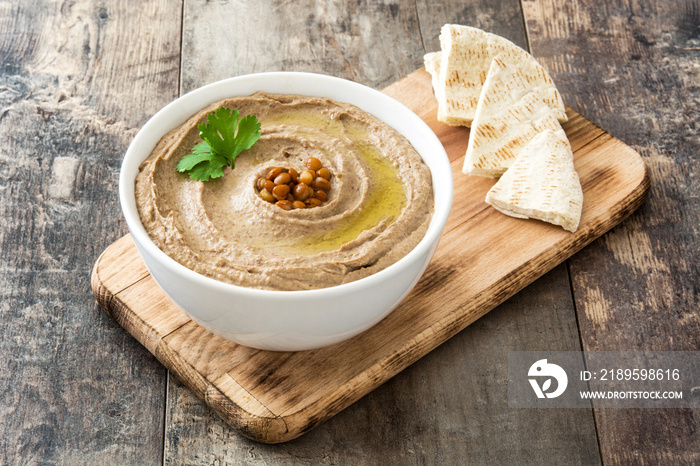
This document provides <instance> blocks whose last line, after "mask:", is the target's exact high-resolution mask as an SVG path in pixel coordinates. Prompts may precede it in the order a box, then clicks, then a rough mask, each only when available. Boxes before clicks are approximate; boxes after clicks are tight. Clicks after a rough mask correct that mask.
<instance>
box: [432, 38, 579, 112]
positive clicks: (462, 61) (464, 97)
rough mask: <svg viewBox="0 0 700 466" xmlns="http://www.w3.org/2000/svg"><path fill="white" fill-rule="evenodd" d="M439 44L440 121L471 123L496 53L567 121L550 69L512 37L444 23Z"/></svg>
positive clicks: (436, 91)
mask: <svg viewBox="0 0 700 466" xmlns="http://www.w3.org/2000/svg"><path fill="white" fill-rule="evenodd" d="M440 46H441V48H442V50H441V52H440V66H439V71H438V73H439V76H438V79H437V88H436V89H435V95H436V96H437V97H438V120H439V121H441V122H443V123H446V124H448V125H453V126H459V125H462V126H470V125H471V123H472V120H473V119H474V113H475V111H476V106H477V103H478V101H479V95H480V93H481V87H482V85H483V83H484V81H486V75H487V73H488V70H489V67H490V66H491V61H492V60H493V58H494V57H495V56H497V55H498V56H500V58H501V59H502V60H503V62H504V63H506V64H507V65H508V66H513V67H515V68H518V69H519V70H520V72H521V73H522V75H523V77H524V79H525V80H526V82H528V83H529V84H530V86H531V87H532V88H533V90H534V91H535V92H536V93H537V94H538V95H539V97H540V98H541V99H542V100H543V101H544V102H545V103H547V105H549V106H550V107H551V108H552V109H553V110H554V112H555V115H556V117H557V118H558V119H559V120H560V121H562V122H563V121H566V112H565V110H564V102H563V101H562V99H561V96H560V95H559V91H557V88H556V86H555V85H554V82H553V81H552V78H551V77H550V76H549V73H547V71H546V70H545V69H544V68H542V66H541V65H540V64H539V63H537V60H535V58H534V57H533V56H532V55H530V54H529V53H527V52H526V51H525V50H523V49H521V48H520V47H518V46H517V45H515V44H514V43H512V42H511V41H509V40H507V39H505V38H503V37H500V36H497V35H495V34H491V33H488V32H485V31H482V30H481V29H477V28H473V27H469V26H460V25H456V24H446V25H444V26H443V27H442V30H441V32H440Z"/></svg>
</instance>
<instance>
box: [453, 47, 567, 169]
mask: <svg viewBox="0 0 700 466" xmlns="http://www.w3.org/2000/svg"><path fill="white" fill-rule="evenodd" d="M560 128H561V126H560V125H559V122H558V121H557V118H556V116H555V115H554V112H553V111H552V109H551V108H550V107H549V106H548V105H547V104H546V103H545V102H544V101H543V100H542V99H541V98H540V97H539V96H538V95H537V93H536V92H535V91H534V89H532V88H531V87H530V85H529V83H528V82H527V81H526V79H525V77H524V76H523V73H522V72H521V70H520V69H519V68H516V67H512V66H508V65H507V64H506V63H504V62H503V60H501V58H500V57H496V58H494V59H493V60H492V61H491V67H490V68H489V72H488V75H487V76H486V81H485V82H484V86H483V88H482V90H481V95H480V96H479V103H478V104H477V106H476V112H475V114H474V121H473V122H472V127H471V130H470V132H469V144H468V146H467V154H466V156H465V159H464V167H463V169H462V171H463V172H464V173H467V174H469V175H480V176H489V177H498V176H501V175H502V174H503V173H505V171H506V170H507V169H508V167H510V166H511V164H512V163H513V161H514V160H515V158H516V157H517V156H518V153H519V152H520V150H522V149H523V147H525V146H526V145H527V144H528V143H529V142H530V141H531V140H532V139H533V138H534V137H535V136H537V134H539V133H541V132H542V131H544V130H545V129H551V130H553V131H556V130H558V129H560Z"/></svg>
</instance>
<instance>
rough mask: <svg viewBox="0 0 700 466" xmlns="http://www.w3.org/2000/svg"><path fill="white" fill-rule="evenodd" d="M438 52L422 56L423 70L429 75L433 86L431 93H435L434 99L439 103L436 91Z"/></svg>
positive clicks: (438, 68) (438, 71)
mask: <svg viewBox="0 0 700 466" xmlns="http://www.w3.org/2000/svg"><path fill="white" fill-rule="evenodd" d="M440 60H441V53H440V52H430V53H426V54H425V55H423V64H424V65H425V70H426V71H427V72H428V73H430V78H431V82H432V85H433V92H434V93H435V98H436V99H437V100H438V101H439V100H440V97H438V94H437V92H438V89H439V88H440V86H439V85H438V79H440Z"/></svg>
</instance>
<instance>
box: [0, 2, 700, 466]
mask: <svg viewBox="0 0 700 466" xmlns="http://www.w3.org/2000/svg"><path fill="white" fill-rule="evenodd" d="M447 22H453V23H460V24H467V25H472V26H477V27H480V28H483V29H486V30H489V31H491V32H495V33H498V34H500V35H503V36H505V37H507V38H509V39H511V40H512V41H514V42H515V43H517V44H519V45H521V46H522V47H525V48H528V47H529V49H530V50H531V51H532V53H533V54H534V55H535V56H536V57H537V58H538V59H539V60H540V61H541V62H542V63H543V64H544V65H545V66H546V67H547V68H548V69H549V70H550V72H551V74H552V77H553V78H554V80H555V81H556V83H557V85H558V87H559V89H560V90H561V93H562V95H563V96H564V100H565V101H566V102H567V103H568V104H569V105H570V106H572V107H573V108H575V109H576V110H578V111H579V112H581V113H582V114H583V115H584V116H586V117H588V118H589V119H591V120H593V121H594V122H595V123H597V124H599V125H600V126H602V127H603V128H604V129H606V130H607V131H609V132H610V133H612V134H613V135H614V136H616V137H618V138H620V139H622V140H623V141H625V142H626V143H627V144H629V145H631V146H632V147H634V148H635V149H636V150H637V151H638V152H639V153H640V154H641V155H642V156H643V158H644V160H645V162H646V163H647V164H648V166H649V169H650V173H651V179H652V187H651V192H650V195H649V198H648V200H647V201H646V203H645V204H644V205H643V206H642V208H641V209H640V210H639V211H638V212H637V213H635V214H633V216H632V217H630V218H628V219H627V220H626V221H624V222H623V223H622V224H621V225H619V226H618V227H616V228H614V229H613V230H612V231H610V232H609V233H608V234H606V235H605V236H603V237H602V238H601V239H599V240H597V241H595V242H594V243H592V244H591V245H589V246H588V247H586V248H585V249H583V250H582V251H581V252H579V253H578V254H576V255H575V256H574V257H572V258H571V259H570V260H568V261H567V262H566V264H563V265H561V266H559V267H557V268H555V269H554V270H552V271H551V272H550V273H548V274H547V275H545V276H544V277H543V278H541V279H539V280H538V281H536V282H535V283H534V284H532V285H531V286H529V287H528V288H526V289H525V290H524V291H522V292H520V293H519V294H517V295H516V296H515V297H513V298H512V299H510V300H508V301H507V302H506V303H504V304H503V305H501V306H499V307H498V308H496V309H495V310H493V311H492V312H491V313H490V314H488V315H487V316H486V317H484V318H482V319H481V320H479V321H477V322H476V323H475V324H473V325H472V326H470V327H468V328H467V329H466V330H464V331H462V332H461V333H459V334H458V335H457V336H455V337H453V338H452V339H451V340H449V341H448V342H447V343H445V344H444V345H442V346H440V347H439V348H438V349H436V350H435V351H433V352H432V353H430V354H429V355H427V356H426V357H424V358H423V359H421V360H420V361H418V362H417V363H416V364H414V365H413V366H411V367H410V368H408V369H407V370H405V371H404V372H402V373H400V374H399V375H398V376H396V377H395V378H393V379H392V380H390V381H389V382H387V383H386V384H384V385H383V386H381V387H380V388H379V389H377V390H375V391H374V392H372V393H371V394H369V395H368V396H366V397H365V398H363V399H361V400H360V401H359V402H357V403H355V404H353V405H352V406H350V407H349V408H348V409H346V410H344V411H343V412H341V413H340V414H338V415H336V416H335V417H333V418H332V419H330V420H329V421H327V422H325V423H324V424H322V425H321V426H319V427H318V428H316V429H315V430H313V431H311V432H309V433H307V434H306V435H304V436H302V437H300V438H298V439H296V440H294V441H291V442H289V443H285V444H280V445H262V444H257V443H255V442H252V441H250V440H247V439H245V438H243V437H241V436H240V435H239V434H238V433H236V432H235V431H233V430H232V429H231V428H230V427H228V425H227V424H225V423H224V422H223V421H222V420H221V419H220V418H219V417H218V416H217V415H215V414H213V412H212V411H211V410H210V409H209V408H208V407H207V406H206V405H205V404H204V403H203V402H201V401H200V400H199V399H197V398H196V397H194V396H193V395H192V394H191V392H189V390H188V389H187V388H185V387H184V386H182V385H181V384H180V383H179V382H178V380H177V379H175V378H174V377H172V376H171V375H169V374H168V372H167V371H166V370H165V369H164V368H163V366H162V365H161V364H160V363H159V362H158V361H157V360H156V359H155V358H154V357H153V356H152V355H151V354H150V353H149V352H148V351H147V350H146V349H144V348H143V347H142V346H141V345H139V344H138V343H137V342H136V341H135V340H134V339H133V338H132V337H131V336H130V335H129V334H128V333H126V332H125V331H124V330H123V329H122V328H121V327H120V326H119V325H117V324H116V323H115V322H114V321H113V320H112V319H111V318H110V317H109V316H108V315H107V314H105V313H104V312H102V311H101V310H100V309H99V308H98V306H97V304H96V303H95V300H94V297H93V296H92V292H91V290H90V285H89V275H90V269H91V266H92V264H93V262H94V261H95V259H96V258H97V257H98V255H99V254H100V252H101V251H102V250H103V249H105V248H106V247H107V246H108V245H109V244H111V243H112V242H113V241H114V240H116V239H117V238H119V237H120V236H122V235H123V234H125V233H126V226H125V223H124V221H123V219H122V217H121V213H120V208H119V203H118V199H117V179H118V171H119V165H120V162H121V159H122V156H123V154H124V151H125V149H126V147H127V146H128V144H129V142H130V140H131V139H132V137H133V136H134V134H135V133H136V131H137V130H138V128H139V127H140V126H141V125H142V124H143V123H144V122H145V121H146V120H147V119H148V118H149V116H150V115H152V114H153V113H154V112H156V111H157V110H158V109H160V108H161V107H163V106H164V105H165V104H166V103H168V102H169V101H171V100H173V99H174V98H176V97H177V96H178V95H180V94H182V93H185V92H187V91H189V90H192V89H194V88H196V87H198V86H200V85H203V84H205V83H208V82H211V81H215V80H218V79H221V78H226V77H230V76H236V75H240V74H245V73H252V72H260V71H270V70H298V71H313V72H322V73H326V74H332V75H336V76H341V77H344V78H348V79H352V80H355V81H358V82H361V83H364V84H367V85H369V86H372V87H375V88H383V87H385V86H387V85H389V84H391V83H392V82H394V81H396V80H397V79H399V78H401V77H402V76H404V75H406V74H408V73H410V72H412V71H414V70H415V69H417V68H419V67H421V66H422V56H423V54H424V53H425V52H427V51H433V50H437V49H438V48H439V44H438V33H439V29H440V27H441V26H442V25H443V24H444V23H447ZM699 27H700V2H699V1H698V0H686V1H684V0H677V1H675V2H662V1H656V2H651V1H632V2H623V1H620V0H612V1H605V2H603V1H600V2H585V1H582V0H571V1H568V0H567V1H564V0H559V1H551V0H525V1H520V0H499V1H487V0H461V1H455V0H445V1H439V2H438V1H434V2H430V1H414V2H409V1H401V0H398V1H396V0H394V1H390V0H384V1H376V2H356V1H349V2H330V1H329V2H310V1H305V0H301V1H297V2H289V1H277V0H262V1H257V2H254V1H246V0H241V1H235V2H233V1H228V0H217V1H208V0H185V1H175V0H171V1H166V0H140V1H123V0H122V1H120V0H103V1H100V2H94V1H87V0H72V1H57V0H43V1H38V0H24V1H21V0H18V1H14V2H0V54H1V56H2V62H1V67H2V74H1V75H0V136H1V137H0V211H1V212H2V217H1V219H2V220H1V221H2V228H1V229H0V245H1V249H0V286H1V287H2V299H1V300H0V312H1V313H2V314H1V315H2V319H1V320H0V355H1V356H2V359H3V362H4V365H3V367H5V369H4V370H3V371H2V374H0V393H1V397H0V463H2V464H16V463H22V464H24V463H27V464H35V463H40V464H52V463H64V464H83V463H88V464H132V463H133V464H155V463H161V462H162V463H168V464H228V463H233V464H236V463H255V464H274V463H278V462H281V463H297V462H299V463H312V464H315V463H341V464H344V463H353V464H354V463H364V464H380V463H394V464H414V463H433V464H435V463H445V464H456V463H464V462H467V463H471V462H473V463H486V462H497V463H515V464H521V463H535V464H540V463H553V464H570V463H583V464H590V463H600V462H604V463H610V464H618V463H621V464H627V463H642V462H644V463H652V464H658V463H665V464H672V463H683V462H687V463H698V462H700V412H698V411H697V410H689V409H666V410H661V409H659V410H653V409H646V410H642V409H638V410H637V409H625V410H622V409H608V410H602V409H601V410H590V411H589V410H583V409H576V410H574V409H571V410H565V409H553V410H518V409H510V408H508V406H507V402H506V394H507V383H506V378H507V370H506V368H507V367H506V366H507V352H508V351H509V350H580V349H585V350H637V349H652V350H697V349H698V348H699V347H700V317H699V315H698V309H699V307H700V288H699V287H698V283H699V281H700V273H699V271H698V264H699V263H700V256H699V254H698V251H699V250H700V234H699V230H698V225H699V224H700V204H699V203H698V192H699V191H700V181H699V179H700V176H699V174H698V166H699V165H698V153H700V139H699V138H698V134H697V131H698V129H697V123H698V120H699V119H700V112H699V111H698V108H699V105H700V91H699V86H700V36H699V34H700V31H699ZM456 202H459V200H458V199H457V200H456ZM436 305H439V304H438V303H436Z"/></svg>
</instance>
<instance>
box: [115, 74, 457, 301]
mask: <svg viewBox="0 0 700 466" xmlns="http://www.w3.org/2000/svg"><path fill="white" fill-rule="evenodd" d="M285 77H296V78H303V79H308V80H322V81H327V80H328V81H330V82H333V83H335V84H339V85H342V86H347V87H348V88H349V90H351V91H354V92H361V93H366V94H368V95H369V96H370V97H373V98H376V99H378V100H380V101H381V100H383V101H384V103H385V104H387V105H390V106H391V107H392V110H394V111H399V112H402V113H404V114H405V116H406V118H408V119H409V120H410V125H411V126H412V127H416V126H417V127H418V128H421V130H422V132H424V133H425V134H422V135H421V137H426V138H428V139H430V141H429V144H430V145H431V146H435V149H436V150H437V151H438V152H439V153H438V154H437V155H436V156H435V157H436V162H435V163H433V164H434V165H436V167H438V169H442V170H444V171H445V175H448V176H445V177H444V178H446V179H445V180H442V181H443V182H444V184H443V186H442V189H444V190H445V191H446V195H445V200H444V201H443V202H442V204H438V203H437V199H436V202H435V207H434V212H433V217H432V218H431V220H430V223H429V225H428V229H427V230H426V233H425V235H424V236H423V238H422V239H421V240H420V242H419V243H418V244H417V245H416V246H415V247H414V248H413V249H411V251H409V252H408V253H407V254H406V255H405V256H403V257H402V258H401V259H399V260H398V261H396V262H394V263H393V264H391V265H389V266H388V267H386V268H384V269H382V270H379V271H378V272H375V273H373V274H371V275H368V276H366V277H363V278H360V279H358V280H355V281H352V282H348V283H342V284H340V285H333V286H330V287H325V288H318V289H312V290H289V291H287V290H265V289H258V288H249V287H245V286H241V285H234V284H232V283H226V282H223V281H219V280H216V279H214V278H211V277H207V276H206V275H202V274H200V273H199V272H196V271H194V270H192V269H189V268H188V267H186V266H184V265H182V264H180V263H179V262H177V261H176V260H175V259H173V258H172V257H170V256H169V255H167V254H166V253H165V252H164V251H163V250H161V249H160V248H159V247H158V246H156V244H155V243H154V242H153V240H152V239H151V238H150V236H149V235H148V233H147V232H146V229H145V227H144V226H143V223H142V222H141V218H140V217H139V215H138V209H137V208H136V195H135V191H134V188H135V181H136V176H135V175H134V176H133V177H132V176H130V173H127V168H128V165H129V164H134V163H136V162H133V161H132V159H134V157H137V156H139V155H142V157H139V160H138V163H137V173H138V166H139V165H140V164H141V163H142V162H143V160H145V158H146V157H148V154H150V153H151V151H152V149H153V147H155V144H153V146H152V147H151V148H149V149H148V151H147V153H145V154H141V152H145V151H144V150H143V149H142V147H143V145H144V144H143V140H144V139H146V138H147V137H149V136H150V135H149V133H151V132H153V131H158V129H157V127H158V126H162V123H161V122H160V120H162V119H164V118H166V116H169V115H170V114H171V113H178V111H179V110H178V109H179V108H180V107H187V106H188V105H193V104H195V103H196V102H197V101H199V102H200V103H201V104H200V105H199V107H198V108H199V109H202V108H204V107H206V106H207V105H209V104H211V103H213V102H216V101H219V100H221V99H222V98H226V97H221V98H215V99H214V100H210V101H209V100H207V99H206V98H204V99H202V98H201V96H202V95H207V94H208V93H210V92H212V91H215V90H216V89H217V88H229V87H230V86H233V85H235V84H238V83H240V82H243V81H247V80H274V79H284V78H285ZM261 87H262V86H261ZM260 90H262V89H260ZM254 92H255V91H254ZM270 93H272V92H270ZM278 93H279V92H278ZM298 94H299V95H308V96H314V97H327V96H325V95H318V94H316V95H314V94H313V93H298ZM239 95H249V94H248V93H243V94H236V93H231V94H228V97H235V96H239ZM328 98H330V99H332V100H335V101H341V100H340V99H336V98H331V97H328ZM348 103H350V104H351V105H355V106H357V107H359V108H361V109H362V110H364V111H367V112H368V113H370V114H373V115H374V116H375V117H377V118H379V119H380V120H381V121H383V122H385V123H386V124H388V125H389V126H390V127H392V129H394V130H395V131H397V132H399V134H402V135H403V136H404V137H406V138H407V139H410V138H409V136H408V135H406V134H403V133H402V132H401V131H399V130H398V129H396V128H395V127H394V126H393V125H391V124H390V123H388V122H386V121H385V120H384V119H383V118H381V117H379V116H377V115H375V114H374V113H373V112H371V111H370V110H368V109H366V108H363V107H362V106H361V105H357V104H356V103H353V102H348ZM195 111H196V110H195ZM180 113H182V112H181V111H180ZM191 115H192V113H188V114H186V115H185V116H184V117H181V118H179V119H178V122H176V123H174V124H173V125H169V129H166V130H164V131H162V132H160V135H159V136H158V139H157V140H156V143H157V141H158V140H160V138H162V137H163V136H164V135H165V134H166V133H167V132H168V131H170V130H172V129H174V128H176V127H177V126H179V125H181V124H182V123H184V122H185V121H186V120H187V118H189V117H190V116H191ZM416 150H417V149H416ZM418 153H419V155H420V156H421V158H423V155H422V154H421V153H420V152H418ZM424 161H425V159H424ZM426 163H427V162H426ZM440 165H444V166H442V167H440ZM430 168H431V178H433V179H435V177H436V175H433V174H432V170H433V167H430ZM433 184H434V183H433ZM433 193H434V194H433V197H434V199H435V190H433ZM453 196H454V183H453V179H452V169H451V165H450V161H449V158H448V157H447V153H446V152H445V149H444V147H443V145H442V143H441V142H440V140H439V139H438V137H437V136H436V135H435V133H434V132H433V130H432V129H430V127H429V126H428V125H427V124H426V123H425V122H424V121H423V120H422V119H421V118H420V117H419V116H418V115H416V114H415V113H414V112H413V111H412V110H411V109H409V108H408V107H406V106H405V105H404V104H402V103H401V102H399V101H398V100H396V99H394V98H393V97H391V96H389V95H388V94H384V93H383V92H381V91H378V90H376V89H373V88H371V87H369V86H365V85H364V84H360V83H357V82H354V81H350V80H347V79H344V78H339V77H336V76H331V75H326V74H321V73H309V72H299V71H271V72H262V73H252V74H244V75H239V76H235V77H231V78H226V79H222V80H219V81H215V82H212V83H209V84H206V85H204V86H201V87H199V88H196V89H194V90H192V91H189V92H187V93H186V94H183V95H182V96H180V97H178V98H176V99H175V100H173V101H171V102H170V103H168V104H167V105H166V106H165V107H163V108H161V109H160V110H159V111H158V112H156V113H155V114H154V115H153V116H152V117H151V118H150V119H149V120H148V121H147V122H146V123H145V124H144V125H143V126H142V127H141V129H140V130H139V131H138V133H137V134H136V136H135V137H134V138H133V140H132V141H131V143H130V144H129V147H128V148H127V151H126V153H125V155H124V158H123V160H122V164H121V167H120V172H119V200H120V204H121V209H122V214H123V215H124V218H125V219H126V223H127V226H128V228H129V232H130V233H131V235H132V236H133V237H134V242H135V243H136V244H137V245H138V246H140V247H143V248H145V250H146V252H147V253H149V254H150V255H151V256H154V258H159V259H160V260H161V261H162V262H163V263H164V265H165V266H166V267H168V268H169V269H170V270H172V271H173V272H175V273H177V274H179V275H181V276H183V278H185V279H186V280H191V281H194V282H198V283H199V284H201V285H203V286H205V287H209V288H213V289H215V290H216V291H221V292H235V293H238V294H244V295H247V296H249V297H251V298H252V297H256V296H265V297H266V298H270V299H275V298H276V299H290V298H291V299H294V298H296V297H309V296H312V295H313V296H315V297H318V298H323V297H324V295H329V296H332V295H336V294H339V293H342V292H347V293H355V292H361V291H362V290H363V289H365V288H371V287H373V286H375V285H376V284H379V283H381V281H382V280H383V279H384V278H385V277H388V276H390V275H392V274H394V273H397V272H398V271H400V269H401V268H402V267H403V266H404V264H408V263H411V262H412V261H415V260H416V259H418V258H419V257H421V256H423V255H426V254H427V253H428V251H429V250H430V248H431V247H432V246H433V245H434V244H436V243H437V242H438V241H439V239H440V236H441V235H442V232H443V230H444V227H445V224H446V222H447V217H448V215H449V213H450V209H451V207H452V201H453ZM144 262H145V260H144ZM147 265H148V264H147ZM148 268H149V271H150V267H148Z"/></svg>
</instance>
